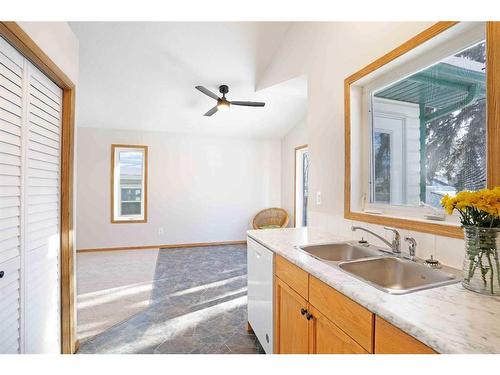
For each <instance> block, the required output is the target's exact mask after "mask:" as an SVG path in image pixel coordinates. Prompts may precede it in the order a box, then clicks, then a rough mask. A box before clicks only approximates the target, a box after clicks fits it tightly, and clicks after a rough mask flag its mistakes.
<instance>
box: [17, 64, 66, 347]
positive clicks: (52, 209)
mask: <svg viewBox="0 0 500 375" xmlns="http://www.w3.org/2000/svg"><path fill="white" fill-rule="evenodd" d="M27 68H28V69H27V71H28V85H27V86H28V108H27V109H28V110H27V136H26V158H25V161H26V168H25V186H26V187H25V192H24V203H25V205H24V207H25V222H26V225H25V246H24V252H25V260H24V267H25V268H24V269H25V272H24V287H25V290H24V319H25V322H24V327H25V332H26V335H25V352H26V353H59V351H60V349H59V348H60V343H59V341H60V325H61V323H60V314H59V311H60V308H59V307H60V290H61V288H60V285H59V280H60V278H59V244H60V236H59V227H60V225H59V222H60V221H59V202H60V199H59V198H60V197H59V181H60V172H59V171H60V157H59V155H60V139H61V107H62V90H61V89H60V88H59V87H58V86H56V84H54V83H53V82H52V81H51V80H49V79H48V78H47V77H46V76H45V75H43V74H42V73H41V72H40V71H39V70H38V69H37V68H35V67H34V66H33V65H32V64H31V63H28V66H27Z"/></svg>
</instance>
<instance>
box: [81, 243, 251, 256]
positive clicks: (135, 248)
mask: <svg viewBox="0 0 500 375" xmlns="http://www.w3.org/2000/svg"><path fill="white" fill-rule="evenodd" d="M246 243H247V241H246V240H239V241H220V242H195V243H181V244H168V245H147V246H121V247H101V248H94V249H78V250H76V252H77V253H89V252H95V251H119V250H148V249H158V248H160V249H172V248H177V247H200V246H222V245H243V244H246Z"/></svg>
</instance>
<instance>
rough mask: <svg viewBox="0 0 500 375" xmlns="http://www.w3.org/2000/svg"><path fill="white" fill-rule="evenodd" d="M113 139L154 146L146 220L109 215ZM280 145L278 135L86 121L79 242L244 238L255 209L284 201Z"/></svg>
mask: <svg viewBox="0 0 500 375" xmlns="http://www.w3.org/2000/svg"><path fill="white" fill-rule="evenodd" d="M113 143H120V144H140V145H147V146H149V158H148V173H149V178H148V222H147V223H145V224H111V223H110V199H111V198H110V158H111V144H113ZM280 152H281V149H280V141H279V140H259V139H249V138H246V139H245V138H229V137H226V138H225V137H206V136H196V137H194V136H189V135H180V134H173V133H166V132H137V131H117V130H103V129H93V128H80V129H79V131H78V175H79V178H78V186H77V189H78V200H77V212H78V217H77V228H78V243H77V247H78V248H79V249H81V248H98V247H99V248H100V247H120V246H136V245H137V246H146V245H163V244H182V243H195V242H218V241H232V240H244V239H245V231H246V230H247V229H248V228H249V226H250V222H251V219H252V218H253V216H254V215H255V213H256V212H257V211H259V210H261V209H263V208H266V207H270V206H278V205H279V203H280V164H281V163H280ZM160 227H162V228H164V234H163V235H160V234H159V232H158V229H159V228H160Z"/></svg>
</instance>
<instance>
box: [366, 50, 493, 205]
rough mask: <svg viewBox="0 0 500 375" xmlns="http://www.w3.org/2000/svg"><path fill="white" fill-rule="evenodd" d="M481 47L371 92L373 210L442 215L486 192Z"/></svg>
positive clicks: (482, 56)
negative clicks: (460, 198) (386, 207)
mask: <svg viewBox="0 0 500 375" xmlns="http://www.w3.org/2000/svg"><path fill="white" fill-rule="evenodd" d="M485 64H486V43H485V41H484V40H481V41H479V42H478V43H474V44H473V45H469V46H465V48H463V49H461V50H460V51H458V52H456V53H453V54H451V55H449V56H447V57H445V58H444V59H440V60H439V61H437V62H436V63H434V64H432V65H431V66H429V67H427V68H425V69H423V70H419V71H417V72H415V73H413V74H410V75H408V76H405V77H404V78H401V79H398V80H396V81H395V82H393V83H391V84H389V85H387V86H384V87H382V88H379V89H377V90H373V91H371V95H370V98H369V100H370V103H371V108H370V113H371V120H372V128H371V140H372V141H371V143H372V154H371V155H372V160H371V168H372V170H371V181H370V185H371V186H370V188H371V191H370V197H371V202H372V203H383V204H394V205H410V206H418V205H420V204H421V203H424V204H426V205H430V206H434V207H436V208H440V200H441V198H442V197H443V195H444V194H452V195H453V194H455V193H456V192H458V191H460V190H464V189H467V190H478V189H482V188H484V187H485V186H486V65H485Z"/></svg>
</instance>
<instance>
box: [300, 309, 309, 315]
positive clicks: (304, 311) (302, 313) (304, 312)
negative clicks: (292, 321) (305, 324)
mask: <svg viewBox="0 0 500 375" xmlns="http://www.w3.org/2000/svg"><path fill="white" fill-rule="evenodd" d="M300 314H301V315H306V314H308V312H307V310H306V309H304V308H301V309H300Z"/></svg>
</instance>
